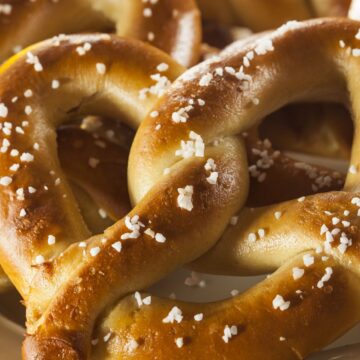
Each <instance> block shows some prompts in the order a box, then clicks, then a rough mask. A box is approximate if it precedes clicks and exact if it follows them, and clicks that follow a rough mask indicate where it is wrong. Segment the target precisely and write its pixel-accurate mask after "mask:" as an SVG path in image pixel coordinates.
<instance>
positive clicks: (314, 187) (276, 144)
mask: <svg viewBox="0 0 360 360" xmlns="http://www.w3.org/2000/svg"><path fill="white" fill-rule="evenodd" d="M353 134H354V129H353V124H352V120H351V116H350V114H349V112H348V111H347V110H346V109H345V108H344V107H343V106H341V105H338V104H334V103H317V104H310V103H305V104H291V105H288V106H286V107H284V108H282V109H280V110H278V111H277V112H275V113H273V114H271V115H270V116H268V117H267V118H266V119H265V120H264V121H263V122H262V124H261V125H260V126H259V129H258V131H255V133H254V134H250V137H249V139H248V140H247V142H248V155H249V164H250V168H249V170H250V176H251V180H252V182H251V189H250V195H249V199H248V205H249V206H251V207H259V206H265V205H270V204H274V203H278V202H281V201H287V200H291V199H296V198H300V197H302V196H307V195H312V194H316V193H321V192H327V191H334V190H341V189H342V188H343V185H344V181H345V174H346V173H347V170H348V169H349V159H350V153H351V148H352V140H353ZM256 149H257V150H256ZM270 189H271V191H270Z"/></svg>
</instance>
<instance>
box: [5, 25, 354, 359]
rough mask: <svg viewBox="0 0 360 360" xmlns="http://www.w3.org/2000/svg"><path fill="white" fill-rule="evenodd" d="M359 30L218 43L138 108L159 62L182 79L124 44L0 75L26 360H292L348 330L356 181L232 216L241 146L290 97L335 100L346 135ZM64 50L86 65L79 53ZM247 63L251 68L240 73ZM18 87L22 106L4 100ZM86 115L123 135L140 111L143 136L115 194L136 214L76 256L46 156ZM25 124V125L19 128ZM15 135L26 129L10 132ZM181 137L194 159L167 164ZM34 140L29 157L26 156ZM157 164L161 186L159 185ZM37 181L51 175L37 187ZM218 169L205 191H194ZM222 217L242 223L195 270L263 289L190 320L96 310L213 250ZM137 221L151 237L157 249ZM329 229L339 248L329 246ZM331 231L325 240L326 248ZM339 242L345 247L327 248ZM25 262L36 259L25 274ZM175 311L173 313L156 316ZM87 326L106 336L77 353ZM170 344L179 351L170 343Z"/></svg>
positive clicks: (8, 238) (69, 213) (288, 30)
mask: <svg viewBox="0 0 360 360" xmlns="http://www.w3.org/2000/svg"><path fill="white" fill-rule="evenodd" d="M358 30H359V23H357V22H353V21H350V20H318V21H311V22H305V23H290V24H287V25H286V26H284V27H282V28H281V29H280V30H277V31H276V32H275V33H273V34H271V35H270V36H268V37H264V38H260V39H259V41H258V42H257V43H256V44H255V45H253V44H249V46H248V47H247V48H246V47H245V48H244V47H239V49H236V47H232V51H229V52H227V53H225V54H224V55H223V56H222V57H220V58H218V59H213V60H211V61H208V62H205V63H203V64H201V65H199V66H198V67H195V68H193V69H191V70H189V71H188V72H186V73H185V74H184V75H182V76H181V77H180V78H179V79H178V80H176V81H175V83H174V84H173V85H172V87H171V88H170V89H169V90H168V91H167V92H165V94H164V95H163V96H162V97H161V98H160V99H159V102H158V103H156V104H155V105H154V96H150V98H146V96H145V97H141V98H140V99H139V91H141V90H142V89H143V88H144V86H145V87H149V86H152V85H154V82H153V81H152V79H151V78H150V76H151V75H152V74H153V72H154V71H156V70H155V69H156V68H157V66H158V65H159V63H162V62H166V63H167V64H169V69H167V70H166V76H167V77H169V78H172V79H175V78H176V77H177V75H178V74H179V73H181V71H182V69H181V68H180V67H179V66H178V65H177V64H175V63H174V62H173V61H172V60H171V59H170V58H168V57H167V56H166V55H164V54H162V53H161V52H159V51H157V50H155V49H152V48H149V47H146V46H145V45H142V44H141V43H138V42H136V41H130V40H121V39H117V38H115V37H109V36H104V35H84V36H73V37H65V38H64V39H62V41H61V46H56V44H55V45H54V43H52V42H51V41H49V42H46V43H44V44H41V45H37V46H35V47H34V48H32V49H29V50H26V51H25V52H23V53H21V54H20V55H19V56H18V57H16V58H14V59H12V60H10V61H9V62H7V63H6V64H5V65H4V66H3V67H2V68H0V84H1V87H0V97H1V101H2V102H3V106H2V108H1V111H2V114H3V116H4V118H5V119H6V120H4V125H3V129H9V126H8V125H5V122H6V121H8V122H10V121H11V122H12V124H13V125H12V126H13V128H12V129H15V130H12V131H10V130H5V131H4V130H3V132H2V133H1V137H2V140H3V139H4V138H7V139H8V141H9V142H10V145H7V146H6V147H9V149H7V151H4V152H3V154H2V161H1V164H0V172H1V179H0V182H1V183H2V188H1V192H0V196H1V198H2V200H1V204H6V205H4V206H3V207H2V210H1V211H2V213H1V216H0V221H1V227H2V231H3V234H4V236H3V237H2V238H1V239H0V248H1V251H0V261H1V264H2V265H3V266H4V269H5V271H6V272H7V273H8V274H9V276H10V277H11V280H12V281H13V282H14V284H15V285H16V287H17V288H18V289H19V290H20V291H21V293H22V295H23V297H24V299H25V302H26V305H27V310H28V313H27V316H28V323H27V331H28V336H27V339H26V341H25V343H24V358H26V359H50V360H51V359H83V358H87V357H89V356H94V358H98V359H107V358H109V359H116V358H119V357H121V358H127V357H128V358H131V357H134V356H136V358H139V359H141V358H153V357H154V353H155V354H156V356H157V358H159V359H162V358H169V357H170V356H171V358H174V359H176V358H183V357H184V356H185V357H187V358H197V359H198V358H200V359H201V358H209V357H212V358H224V357H227V358H234V357H237V356H243V357H250V356H251V358H252V359H263V358H264V356H267V357H268V358H270V359H277V358H281V359H296V358H302V357H305V356H306V355H307V354H309V353H311V352H313V351H315V350H317V349H319V348H321V347H323V346H325V345H326V344H328V343H330V342H331V341H332V340H334V339H335V338H336V337H337V336H339V335H340V334H342V333H343V332H344V331H346V330H347V329H348V328H350V327H351V326H353V325H354V324H355V323H356V322H358V321H359V320H360V314H359V306H358V303H359V298H360V291H359V289H360V287H359V276H360V274H359V268H358V266H357V264H358V262H359V240H358V235H357V234H358V216H357V212H358V205H360V199H358V198H357V196H356V195H357V192H356V191H357V184H358V173H357V172H355V173H350V174H348V176H347V181H346V184H345V187H344V191H343V192H330V193H326V194H319V195H314V196H311V197H307V198H305V199H303V198H301V199H299V200H294V201H290V202H287V203H282V204H278V205H273V206H270V207H267V208H260V209H258V210H257V211H251V210H247V209H246V208H244V205H245V202H246V200H247V196H248V189H249V175H248V162H247V157H246V150H245V144H244V140H243V137H242V136H243V133H244V132H246V131H247V130H248V129H250V128H252V127H253V126H255V125H257V124H258V123H259V121H260V120H261V119H262V118H263V117H264V116H266V115H267V114H269V113H271V112H272V111H274V110H275V109H277V108H279V107H281V106H283V105H285V104H286V103H288V102H290V101H295V100H308V99H314V98H315V99H318V100H337V101H341V102H344V103H345V104H347V103H348V100H349V99H348V97H347V95H348V93H347V91H346V89H348V91H349V94H351V105H352V109H353V112H354V114H355V119H354V122H355V127H356V126H357V120H356V119H357V117H356V114H357V112H358V108H357V107H358V99H357V82H356V78H357V77H356V74H357V73H358V70H357V68H358V58H357V52H356V51H354V49H356V46H357V44H358V41H359V40H358V39H356V38H355V36H356V34H357V33H358ZM86 43H89V44H91V46H90V48H89V45H87V46H85V44H86ZM343 44H345V46H343ZM78 47H82V48H83V49H84V50H86V54H84V55H83V56H79V53H78V50H77V48H78ZM299 49H300V51H299ZM29 51H32V54H33V56H31V55H29ZM250 51H255V54H253V55H254V56H253V57H252V56H249V58H248V60H249V59H250V60H249V62H250V65H249V66H245V67H244V68H243V71H241V70H240V66H241V65H242V64H243V62H244V56H246V55H248V54H249V52H250ZM80 52H81V51H80ZM75 59H76V61H74V60H75ZM144 59H146V61H144ZM99 63H101V64H105V65H106V71H105V73H102V74H101V72H102V71H101V72H100V73H99V72H97V67H96V64H99ZM39 64H40V65H41V68H42V70H41V71H37V70H39V67H40V65H39ZM144 64H145V65H146V66H144ZM218 68H221V69H223V71H218V70H216V69H218ZM294 68H296V69H297V72H294V71H293V69H294ZM60 69H61V72H60V73H61V78H60V79H59V80H60V84H61V86H60V87H59V88H58V89H57V92H56V94H54V89H51V83H52V81H53V80H54V77H55V76H56V77H58V76H59V75H58V74H59V70H60ZM232 69H233V70H232ZM25 74H26V75H27V76H25ZM290 79H291V81H290ZM246 82H247V83H248V84H245V83H246ZM29 87H31V89H32V90H33V91H34V95H33V97H31V98H29V99H24V98H22V97H21V98H19V100H18V101H16V102H12V101H11V100H12V99H13V98H14V96H18V95H19V94H20V95H21V94H23V91H25V90H26V89H27V88H29ZM119 89H121V90H119ZM124 94H126V96H124ZM140 94H143V95H144V92H140ZM189 100H192V101H191V102H189ZM44 104H46V106H44ZM189 105H192V107H191V108H187V110H186V112H187V113H188V116H187V117H185V120H184V121H183V120H182V119H180V120H179V115H180V113H179V110H180V109H181V108H183V107H187V106H189ZM26 106H31V110H30V109H29V108H28V107H27V108H26ZM5 108H6V109H7V113H6V111H5ZM24 109H25V115H24ZM95 110H97V111H98V112H99V113H100V114H101V115H113V116H114V115H115V116H116V115H122V116H124V115H126V119H127V121H128V123H130V124H131V123H134V122H136V121H137V119H138V118H143V117H144V116H146V114H148V113H149V114H151V115H148V116H147V118H146V119H145V121H144V122H143V123H142V125H141V127H140V129H139V132H138V133H137V135H136V138H135V142H134V145H133V147H132V151H131V156H130V162H129V188H130V195H131V198H132V201H133V203H134V204H135V203H136V204H137V205H136V206H135V207H134V209H133V210H132V211H131V212H130V213H129V217H130V218H131V219H132V221H133V222H131V219H129V218H127V219H122V220H119V221H118V222H117V223H116V224H115V225H113V226H112V227H110V228H109V229H107V230H106V231H105V232H104V234H102V235H98V236H94V237H92V238H90V239H88V240H87V241H86V244H85V250H84V247H81V246H79V244H76V243H75V242H77V241H82V240H83V239H86V238H87V236H88V233H87V231H86V229H85V228H84V226H83V223H82V219H81V217H80V215H79V212H78V209H77V208H76V206H75V201H74V199H73V198H72V195H71V192H70V190H69V188H68V186H67V183H66V180H65V179H64V176H63V173H62V171H61V169H60V168H59V165H58V162H57V159H56V156H55V149H54V148H55V146H54V144H55V136H54V129H55V126H56V125H58V124H59V123H60V122H62V121H64V120H65V119H66V118H67V116H68V115H69V113H72V112H75V111H76V112H77V113H80V114H86V113H94V111H95ZM154 112H156V113H154ZM175 113H177V115H174V114H175ZM182 114H183V113H182ZM5 115H6V116H5ZM24 117H26V118H27V119H29V124H28V125H27V126H25V124H24V123H23V121H24V120H23V119H24ZM17 126H19V127H24V128H26V129H25V134H22V133H21V131H20V132H19V131H18V130H16V128H17ZM9 131H10V134H9ZM191 131H193V133H190V132H191ZM189 136H191V137H190V140H192V141H193V143H192V144H191V143H190V144H188V147H190V150H191V148H192V147H193V148H192V150H191V151H190V153H191V155H194V154H196V155H197V156H190V157H186V156H185V157H186V158H185V159H181V156H180V157H178V156H176V155H175V151H176V150H179V148H180V144H181V143H180V142H181V140H184V141H185V140H187V141H188V140H189ZM35 141H36V142H37V143H38V144H39V147H37V146H35V149H34V148H33V147H34V142H35ZM5 145H6V144H5ZM2 146H4V144H2ZM357 146H358V138H357V137H356V138H355V142H354V145H353V156H352V161H351V163H352V165H354V166H355V167H357V166H358V164H359V159H358V158H359V154H358V152H357V151H356V149H357ZM13 148H14V149H16V150H18V151H19V156H20V161H21V167H20V168H19V169H18V170H17V171H15V174H14V175H13V176H12V178H11V182H10V183H9V181H10V180H9V179H8V178H7V177H9V166H12V165H13V164H14V156H11V154H10V152H11V150H12V149H13ZM37 148H38V149H37ZM45 149H46V150H45ZM185 150H186V149H185V148H184V147H183V149H182V152H180V153H178V155H184V154H185V153H184V151H185ZM28 153H29V154H30V155H34V156H35V157H34V159H32V158H31V156H29V154H28ZM20 154H21V155H20ZM23 154H25V155H23ZM279 156H280V157H281V154H280V155H279ZM210 158H211V159H213V160H214V164H216V168H214V166H213V165H214V164H213V165H211V164H209V162H208V160H209V159H210ZM21 159H22V160H21ZM31 159H32V160H31ZM206 165H208V166H206ZM167 168H169V169H170V172H168V171H167V172H166V173H167V174H166V175H164V174H163V172H164V170H165V169H167ZM52 170H54V171H55V173H56V175H55V176H53V175H52V174H51V173H49V172H50V171H52ZM270 171H271V168H270V169H269V172H270ZM215 172H216V173H217V177H216V180H215V178H214V177H212V178H211V179H210V181H209V177H210V176H211V175H212V174H211V173H215ZM140 174H141V176H140ZM20 175H21V176H20ZM58 178H59V179H60V180H59V181H57V180H56V179H58ZM44 184H46V185H47V186H48V189H47V190H46V189H44V188H43V185H44ZM30 185H31V186H34V187H35V188H36V189H38V191H36V192H35V193H33V194H31V196H26V198H25V202H26V203H25V210H27V212H26V216H25V217H23V218H21V219H20V218H19V214H20V213H21V210H22V209H23V208H24V203H23V200H19V199H17V196H16V195H17V194H16V190H17V189H18V188H19V187H22V188H25V187H26V188H27V187H28V186H30ZM187 186H190V187H191V186H192V188H191V189H190V188H187ZM180 190H181V191H180ZM64 194H65V195H66V197H65V198H64V196H63V195H64ZM179 195H181V196H180V197H179ZM9 196H10V198H11V199H12V201H11V202H9ZM5 200H6V201H5ZM9 204H10V206H9ZM345 211H348V212H349V213H347V212H346V214H347V215H345V213H344V212H345ZM279 213H280V216H278V215H279ZM234 214H238V216H239V218H238V223H237V225H236V224H235V226H234V229H235V230H234V231H233V233H231V230H228V231H230V235H226V236H229V241H226V242H225V245H224V246H222V247H221V253H220V254H219V253H218V254H219V256H218V257H216V256H215V257H214V259H215V260H214V261H213V263H211V264H210V263H209V262H207V265H209V266H216V263H215V261H216V262H218V264H219V267H221V270H223V271H224V272H227V271H234V269H235V271H236V273H259V272H267V271H271V270H274V269H276V268H278V271H277V272H276V273H275V274H274V275H273V276H271V277H270V278H268V279H267V280H266V281H265V282H262V283H260V284H259V285H258V286H257V287H255V288H253V289H251V290H250V291H249V292H247V293H245V294H242V295H240V296H238V297H235V298H233V299H231V300H227V301H224V302H219V303H215V304H209V305H206V306H204V305H202V306H201V310H200V308H199V305H196V304H182V303H174V302H172V301H170V300H158V299H153V300H152V301H151V303H152V305H149V306H142V307H140V308H137V307H135V305H134V304H135V303H134V300H133V299H132V298H127V299H125V300H123V302H121V301H120V303H119V306H118V307H116V308H115V309H114V310H111V309H112V308H113V306H114V303H115V302H116V301H117V300H119V299H120V298H122V297H124V296H126V295H127V294H129V293H132V292H134V291H136V290H139V289H143V288H146V287H148V286H149V285H151V284H153V283H154V282H155V281H157V280H158V279H160V278H161V277H163V276H165V275H166V274H167V273H168V272H170V271H171V270H173V269H175V268H176V267H178V266H181V265H184V264H186V263H189V262H192V261H194V260H195V259H197V258H199V257H200V256H201V255H204V254H205V253H206V252H208V251H209V250H210V249H211V248H213V250H212V251H214V252H215V253H216V251H218V248H217V247H214V245H216V243H217V242H218V240H219V238H220V237H221V236H223V235H224V232H225V231H226V229H227V228H228V224H229V222H230V219H231V218H232V217H233V216H234ZM276 214H278V215H276ZM136 216H138V217H139V218H138V219H137V217H136ZM134 217H135V218H134ZM242 219H246V220H245V221H242ZM129 221H130V223H129ZM138 221H141V222H142V223H143V224H144V225H145V229H151V230H152V231H153V232H154V236H155V239H154V238H153V236H152V233H151V232H149V231H148V232H147V233H145V232H144V230H145V229H143V228H142V226H141V224H139V223H138ZM258 226H261V228H260V227H258ZM335 226H337V227H339V228H340V229H341V230H340V234H341V235H340V234H335V233H334V234H331V231H332V230H333V229H334V227H335ZM260 230H262V231H260ZM328 233H330V235H331V236H333V238H334V239H333V241H331V242H330V241H329V239H328V238H329V237H330V235H327V234H328ZM342 233H344V235H342ZM49 234H51V235H56V239H57V241H56V245H55V246H49V244H48V235H49ZM125 234H128V235H125ZM129 234H132V235H129ZM155 234H156V235H157V236H156V235H155ZM250 234H254V235H255V237H256V239H255V241H254V239H253V236H249V235H250ZM124 235H125V236H124ZM129 236H130V238H129ZM224 236H225V235H224ZM325 236H326V239H327V244H326V242H325V241H324V240H325ZM339 236H341V241H342V244H343V245H346V246H345V249H344V246H342V247H339V246H340V244H339V241H340V239H339ZM126 238H127V239H126ZM345 240H346V241H345ZM350 240H351V241H350ZM70 244H73V245H70ZM119 244H121V246H122V247H121V248H119ZM219 244H221V242H220V243H219ZM229 244H230V245H229ZM69 245H70V246H69ZM319 245H321V249H320V248H319ZM119 249H120V251H119ZM234 249H236V252H235V254H234ZM324 250H326V251H324ZM84 251H85V252H84ZM211 254H212V253H209V255H210V256H211ZM39 255H41V256H43V257H44V260H45V261H44V262H42V261H36V260H39V259H38V256H39ZM220 255H221V256H220ZM304 255H306V256H305V258H304ZM231 256H232V257H233V260H232V262H230V261H228V259H229V257H231ZM324 257H325V258H324ZM234 258H235V259H234ZM204 259H206V258H203V261H205V260H204ZM50 260H52V261H50ZM224 260H225V261H224ZM36 262H37V264H36ZM312 262H313V263H312ZM296 267H299V268H300V267H302V268H303V270H305V274H304V276H302V277H301V278H299V279H298V280H294V279H293V276H294V275H293V274H292V272H293V269H294V268H296ZM329 269H331V274H329V272H330V270H329ZM325 275H327V276H326V277H324V276H325ZM299 287H300V289H299ZM296 290H302V292H301V293H297V292H296ZM277 295H279V296H281V298H282V302H281V301H280V300H279V298H278V296H277ZM276 299H277V300H276ZM274 301H275V302H274ZM279 301H280V303H281V304H279ZM175 304H176V305H177V306H178V308H179V310H180V312H181V313H179V310H175V314H174V312H173V313H171V310H172V308H173V306H174V305H175ZM279 306H280V307H282V309H279V308H278V307H279ZM282 310H283V311H282ZM200 311H201V312H202V313H203V320H202V321H198V322H195V320H192V319H193V317H194V315H196V314H198V312H200ZM169 312H170V315H171V314H172V315H171V316H169ZM104 316H105V317H104ZM119 316H120V317H119ZM182 317H183V318H182ZM163 319H168V321H167V322H164V321H163ZM178 320H179V321H178ZM96 324H99V326H98V327H96ZM274 324H276V329H275V330H274ZM198 326H199V328H197V327H198ZM226 326H228V327H229V330H226ZM233 326H235V327H236V331H235V328H233ZM95 327H96V328H97V329H99V330H98V331H100V333H95V336H100V335H101V334H102V331H107V332H109V330H111V332H112V334H113V338H112V339H111V340H110V341H108V342H106V343H105V342H104V343H101V344H100V346H99V347H98V348H96V349H95V352H93V355H90V351H91V350H90V342H91V339H92V338H93V335H94V334H93V329H94V328H95ZM125 330H126V331H125ZM224 331H225V333H224ZM229 331H230V335H229ZM181 338H182V341H183V345H182V346H179V344H180V342H176V340H177V339H181ZM283 338H284V339H285V340H283V341H282V339H283ZM134 341H135V343H134ZM259 341H260V342H261V344H262V345H263V346H261V347H259V346H258V344H259ZM135 345H136V346H135ZM179 347H180V348H179ZM184 354H185V355H184Z"/></svg>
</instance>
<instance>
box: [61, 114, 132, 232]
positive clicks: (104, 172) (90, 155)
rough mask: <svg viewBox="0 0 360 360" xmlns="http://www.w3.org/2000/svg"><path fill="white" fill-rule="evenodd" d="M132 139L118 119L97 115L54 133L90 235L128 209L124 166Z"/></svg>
mask: <svg viewBox="0 0 360 360" xmlns="http://www.w3.org/2000/svg"><path fill="white" fill-rule="evenodd" d="M133 137H134V131H133V130H132V129H130V128H129V127H128V126H127V125H125V124H124V123H123V122H121V121H120V120H114V119H110V118H102V117H98V116H86V117H84V118H81V119H77V118H76V119H74V120H73V121H71V122H69V123H67V124H65V125H63V126H61V127H60V128H59V129H58V131H57V141H58V155H59V159H60V163H61V166H62V168H63V169H64V171H65V174H66V176H67V178H68V181H69V183H70V185H71V188H72V191H73V193H74V196H75V198H76V200H77V202H78V205H79V209H80V212H81V214H82V216H83V219H84V221H85V223H86V225H87V227H88V229H89V230H90V231H91V233H93V234H98V233H101V232H103V231H104V230H105V229H106V228H107V227H109V226H110V225H112V224H113V223H114V222H115V221H116V220H117V219H119V218H122V217H123V216H125V215H126V214H127V213H128V212H129V211H130V209H131V206H130V200H129V195H128V190H127V163H128V155H129V151H130V146H131V143H132V140H133Z"/></svg>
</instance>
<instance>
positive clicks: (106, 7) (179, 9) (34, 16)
mask: <svg viewBox="0 0 360 360" xmlns="http://www.w3.org/2000/svg"><path fill="white" fill-rule="evenodd" d="M114 27H116V32H117V33H118V34H119V35H123V36H130V37H135V38H138V39H140V40H144V41H148V42H151V43H152V44H153V45H154V46H156V47H159V48H161V49H162V50H164V51H166V52H168V53H169V54H171V56H173V57H174V58H175V59H176V60H177V61H178V62H179V63H181V64H183V65H185V66H189V65H192V64H194V63H196V62H197V60H198V56H199V45H200V40H201V28H200V16H199V12H198V9H197V7H196V4H195V2H194V0H185V1H183V0H182V1H177V0H161V1H150V0H149V1H142V0H130V1H127V0H126V1H112V0H100V1H99V0H75V1H74V0H61V1H50V0H37V1H30V0H20V1H8V0H2V1H0V31H1V34H2V36H1V39H0V59H1V60H5V59H6V58H7V57H9V55H11V54H13V53H14V52H17V51H19V49H22V48H23V47H25V46H28V45H30V44H33V43H35V42H38V41H40V40H44V39H46V38H49V37H52V36H55V35H58V34H60V33H74V32H81V31H89V30H91V31H106V30H109V31H110V30H112V29H113V28H114Z"/></svg>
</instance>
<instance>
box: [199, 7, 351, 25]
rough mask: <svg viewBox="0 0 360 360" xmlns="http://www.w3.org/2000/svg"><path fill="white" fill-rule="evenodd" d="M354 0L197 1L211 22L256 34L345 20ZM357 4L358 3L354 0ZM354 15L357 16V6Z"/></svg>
mask: <svg viewBox="0 0 360 360" xmlns="http://www.w3.org/2000/svg"><path fill="white" fill-rule="evenodd" d="M351 2H352V1H351V0H310V1H306V0H301V1H298V0H275V1H272V2H269V1H266V0H254V1H252V0H227V1H222V2H218V1H211V0H198V4H199V7H200V9H201V12H202V13H203V14H204V17H205V18H206V19H209V20H213V21H214V20H215V21H216V22H218V23H222V24H227V25H242V26H245V27H248V28H250V29H252V30H254V31H263V30H269V29H273V28H275V27H277V26H280V25H281V24H283V23H284V22H286V21H289V20H306V19H310V18H314V17H324V16H346V15H347V13H348V11H349V7H350V5H351ZM355 2H357V0H355ZM352 8H353V9H352V13H353V14H354V16H356V15H355V14H357V10H356V4H353V5H352Z"/></svg>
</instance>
